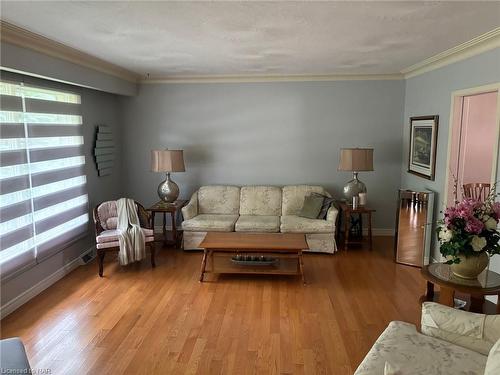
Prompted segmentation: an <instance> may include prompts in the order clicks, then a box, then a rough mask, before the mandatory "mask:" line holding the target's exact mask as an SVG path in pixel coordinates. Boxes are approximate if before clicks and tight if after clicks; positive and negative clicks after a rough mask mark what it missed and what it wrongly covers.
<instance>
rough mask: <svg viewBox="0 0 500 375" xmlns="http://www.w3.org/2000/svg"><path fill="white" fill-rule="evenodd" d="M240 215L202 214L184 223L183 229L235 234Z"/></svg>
mask: <svg viewBox="0 0 500 375" xmlns="http://www.w3.org/2000/svg"><path fill="white" fill-rule="evenodd" d="M236 220H238V215H210V214H201V215H198V216H195V217H194V218H192V219H189V220H185V221H183V222H182V229H184V230H187V231H195V232H199V231H201V232H233V231H234V224H235V223H236Z"/></svg>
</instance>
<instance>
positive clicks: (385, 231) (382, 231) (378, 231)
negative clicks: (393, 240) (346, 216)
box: [363, 228, 394, 237]
mask: <svg viewBox="0 0 500 375" xmlns="http://www.w3.org/2000/svg"><path fill="white" fill-rule="evenodd" d="M367 234H368V229H366V228H363V235H364V236H366V235H367ZM372 234H373V235H374V236H382V237H392V236H394V229H392V228H373V229H372Z"/></svg>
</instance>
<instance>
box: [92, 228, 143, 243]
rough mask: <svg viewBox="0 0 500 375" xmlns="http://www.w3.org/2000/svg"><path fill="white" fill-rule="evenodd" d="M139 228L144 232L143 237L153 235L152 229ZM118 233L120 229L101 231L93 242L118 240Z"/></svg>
mask: <svg viewBox="0 0 500 375" xmlns="http://www.w3.org/2000/svg"><path fill="white" fill-rule="evenodd" d="M141 230H142V233H144V237H150V236H153V230H152V229H147V228H141ZM119 233H120V230H118V229H111V230H105V231H102V232H101V234H100V235H98V236H97V237H96V238H95V242H97V243H104V242H113V241H118V234H119Z"/></svg>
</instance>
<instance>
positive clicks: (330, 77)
mask: <svg viewBox="0 0 500 375" xmlns="http://www.w3.org/2000/svg"><path fill="white" fill-rule="evenodd" d="M403 78H404V77H403V75H402V74H400V73H397V74H322V75H308V74H294V75H193V76H166V77H151V78H148V79H143V80H141V81H140V83H143V84H158V83H252V82H321V81H387V80H400V79H403Z"/></svg>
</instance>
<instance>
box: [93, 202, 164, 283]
mask: <svg viewBox="0 0 500 375" xmlns="http://www.w3.org/2000/svg"><path fill="white" fill-rule="evenodd" d="M135 205H136V207H137V216H138V217H139V223H140V225H141V229H142V231H143V232H144V238H145V240H146V247H149V250H150V252H151V266H152V267H155V266H156V264H155V247H154V231H153V226H152V225H153V224H152V223H151V215H150V214H149V213H148V211H146V209H145V208H144V207H143V206H142V205H141V204H140V203H138V202H135ZM93 217H94V224H95V234H96V238H95V240H96V249H97V260H98V262H99V276H100V277H102V275H103V267H104V265H103V263H104V256H105V254H106V252H108V251H120V244H119V242H118V234H119V230H118V229H117V224H118V212H117V208H116V201H107V202H103V203H100V204H98V205H97V206H96V207H95V208H94V212H93Z"/></svg>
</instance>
